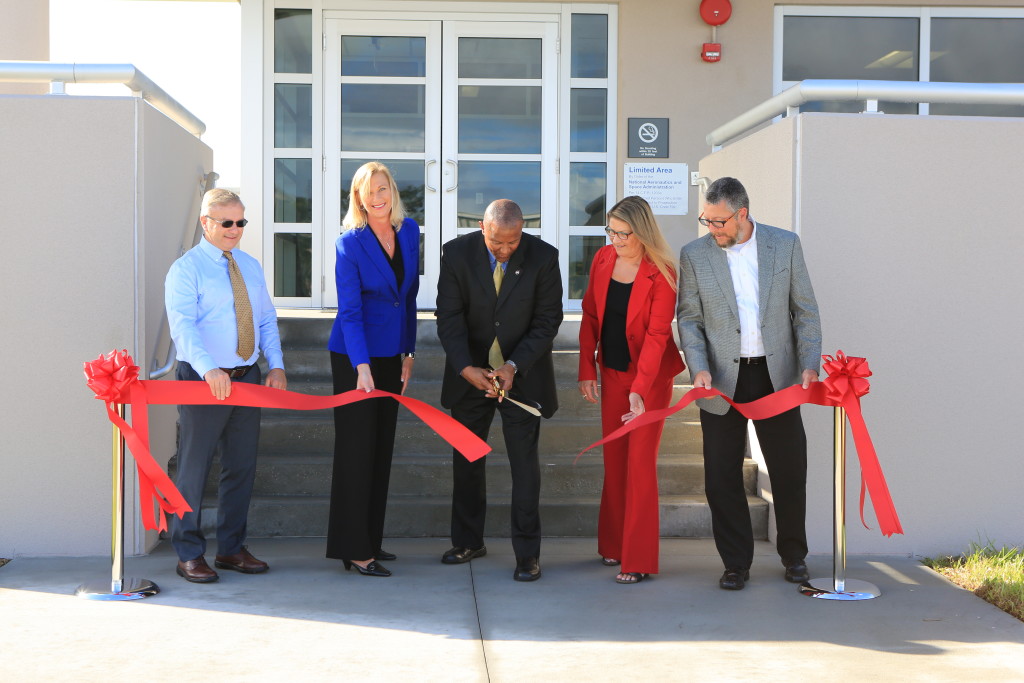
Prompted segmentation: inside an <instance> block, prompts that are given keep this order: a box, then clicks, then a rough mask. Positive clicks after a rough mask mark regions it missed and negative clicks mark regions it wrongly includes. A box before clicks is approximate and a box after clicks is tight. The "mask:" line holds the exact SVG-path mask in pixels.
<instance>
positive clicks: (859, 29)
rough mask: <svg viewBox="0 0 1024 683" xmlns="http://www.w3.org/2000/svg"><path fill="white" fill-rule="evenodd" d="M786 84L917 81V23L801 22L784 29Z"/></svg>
mask: <svg viewBox="0 0 1024 683" xmlns="http://www.w3.org/2000/svg"><path fill="white" fill-rule="evenodd" d="M782 45H783V54H782V80H784V81H802V80H805V79H808V78H836V79H864V80H881V81H916V80H918V71H919V68H918V67H919V61H918V20H917V19H914V18H903V17H799V16H787V17H786V18H785V20H784V24H783V42H782Z"/></svg>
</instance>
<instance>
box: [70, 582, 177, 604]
mask: <svg viewBox="0 0 1024 683" xmlns="http://www.w3.org/2000/svg"><path fill="white" fill-rule="evenodd" d="M159 592H160V588H159V587H158V586H157V585H156V584H155V583H153V582H152V581H150V580H149V579H124V580H123V581H122V582H121V590H120V592H117V591H115V590H114V587H113V585H112V584H111V582H109V581H107V582H104V583H101V582H99V581H97V582H95V583H83V584H82V585H81V586H79V587H78V588H77V589H75V595H76V596H77V597H79V598H85V599H86V600H138V599H140V598H148V597H150V596H151V595H156V594H157V593H159Z"/></svg>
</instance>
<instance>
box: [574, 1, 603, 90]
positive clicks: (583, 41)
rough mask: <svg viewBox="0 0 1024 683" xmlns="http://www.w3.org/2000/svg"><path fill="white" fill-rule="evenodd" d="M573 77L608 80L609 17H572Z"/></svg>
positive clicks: (580, 15) (577, 15) (599, 15)
mask: <svg viewBox="0 0 1024 683" xmlns="http://www.w3.org/2000/svg"><path fill="white" fill-rule="evenodd" d="M572 77H573V78H608V16H607V15H605V14H574V15H572Z"/></svg>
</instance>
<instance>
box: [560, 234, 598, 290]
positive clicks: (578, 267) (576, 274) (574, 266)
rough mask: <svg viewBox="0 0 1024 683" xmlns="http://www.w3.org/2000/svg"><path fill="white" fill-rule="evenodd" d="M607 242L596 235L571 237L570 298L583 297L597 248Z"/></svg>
mask: <svg viewBox="0 0 1024 683" xmlns="http://www.w3.org/2000/svg"><path fill="white" fill-rule="evenodd" d="M605 244H607V242H606V241H605V238H604V237H597V236H595V235H572V236H570V237H569V298H570V299H582V298H583V294H584V293H585V292H586V291H587V283H588V282H589V280H590V265H591V264H592V263H593V262H594V255H595V254H596V253H597V250H598V249H600V248H601V247H603V246H604V245H605Z"/></svg>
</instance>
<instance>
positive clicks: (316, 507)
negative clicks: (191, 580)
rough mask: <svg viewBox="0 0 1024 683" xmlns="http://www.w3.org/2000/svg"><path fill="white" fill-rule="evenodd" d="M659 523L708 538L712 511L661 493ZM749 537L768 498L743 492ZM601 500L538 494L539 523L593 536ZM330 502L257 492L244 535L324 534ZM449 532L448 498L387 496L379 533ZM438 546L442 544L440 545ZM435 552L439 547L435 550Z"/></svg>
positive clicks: (761, 534) (493, 513)
mask: <svg viewBox="0 0 1024 683" xmlns="http://www.w3.org/2000/svg"><path fill="white" fill-rule="evenodd" d="M659 504H660V519H661V522H660V526H661V535H662V536H663V537H682V538H709V537H710V536H711V515H710V512H709V511H708V508H707V499H706V498H705V497H704V496H703V495H673V496H662V497H661V498H660V501H659ZM747 504H748V505H749V506H750V517H751V523H752V524H753V525H754V538H755V539H765V538H767V534H768V525H767V520H768V503H767V502H765V501H764V500H763V499H761V498H757V497H754V496H748V498H747ZM599 506H600V501H599V500H598V499H597V498H573V499H571V500H567V499H562V498H556V499H551V498H542V499H541V504H540V514H541V526H542V528H543V533H544V535H545V536H557V537H561V536H596V535H597V515H598V508H599ZM329 507H330V502H329V499H328V498H327V497H326V496H301V497H296V496H258V497H254V498H253V501H252V506H251V507H250V510H249V528H248V531H249V536H250V537H251V538H265V537H274V536H314V537H315V536H325V535H326V534H327V515H328V510H329ZM509 514H510V513H509V501H508V499H507V497H505V496H500V495H491V496H490V497H489V501H488V514H487V523H486V526H485V532H484V533H485V534H486V535H487V536H492V537H506V538H507V537H508V536H509V521H508V520H509ZM216 519H217V510H216V508H215V507H212V506H205V505H204V506H203V531H204V533H206V534H207V535H208V536H209V537H213V535H214V534H215V530H214V524H215V520H216ZM450 533H451V499H450V498H449V497H447V496H422V497H419V498H417V499H410V498H402V497H394V498H392V499H391V500H389V501H388V513H387V518H386V521H385V528H384V535H385V536H389V537H399V538H408V537H424V536H427V537H431V536H432V537H439V538H446V537H448V536H449V535H450ZM441 550H443V548H441ZM439 552H440V551H439Z"/></svg>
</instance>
